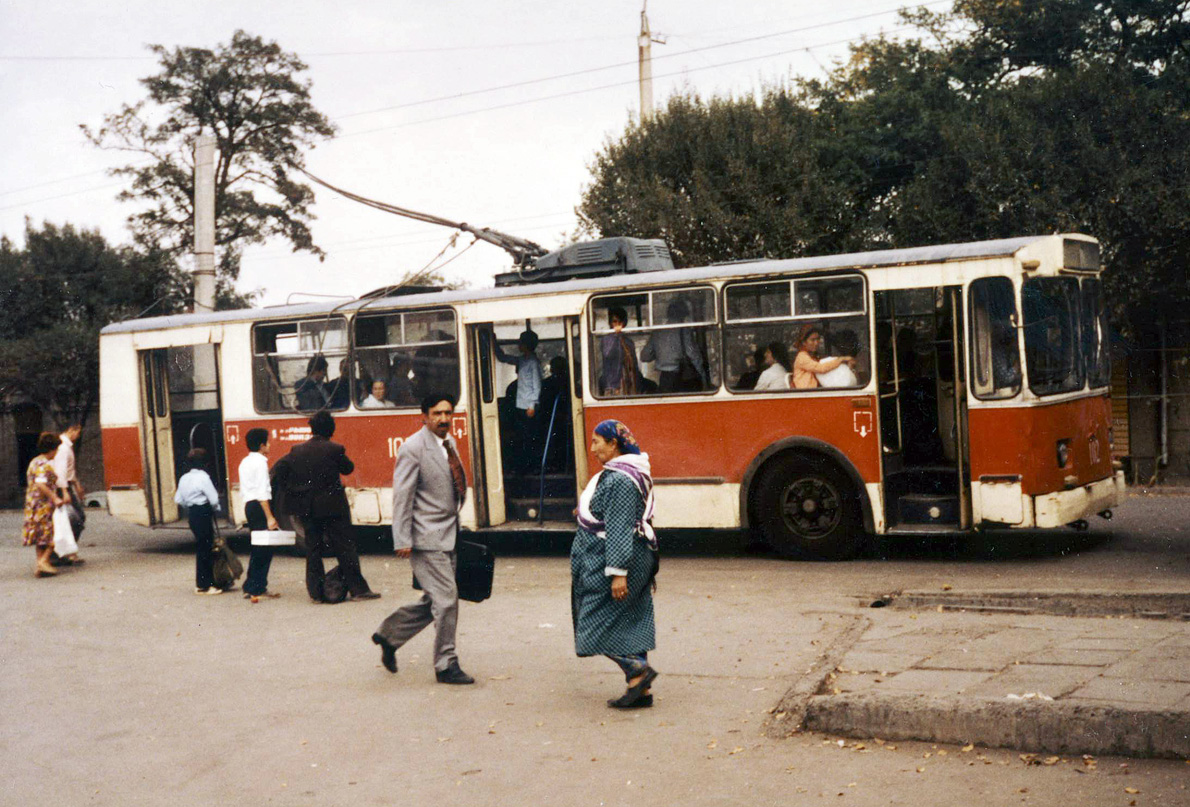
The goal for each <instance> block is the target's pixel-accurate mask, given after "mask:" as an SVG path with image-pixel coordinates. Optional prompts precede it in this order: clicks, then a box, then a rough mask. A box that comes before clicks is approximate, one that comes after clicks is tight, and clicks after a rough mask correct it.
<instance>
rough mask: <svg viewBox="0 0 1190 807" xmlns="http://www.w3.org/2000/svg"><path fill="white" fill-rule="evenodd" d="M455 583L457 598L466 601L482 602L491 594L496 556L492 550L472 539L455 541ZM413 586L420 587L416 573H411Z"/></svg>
mask: <svg viewBox="0 0 1190 807" xmlns="http://www.w3.org/2000/svg"><path fill="white" fill-rule="evenodd" d="M455 553H456V554H457V555H458V557H457V558H456V562H455V584H456V585H457V586H458V587H459V599H460V600H466V601H467V602H483V601H484V600H486V599H487V598H488V597H490V596H492V578H493V576H495V573H496V557H495V556H494V555H493V554H492V550H490V549H488V548H487V547H486V546H484V545H483V544H477V543H475V542H474V541H456V542H455ZM413 587H414V588H416V589H419V590H420V589H421V583H419V582H418V581H417V575H413Z"/></svg>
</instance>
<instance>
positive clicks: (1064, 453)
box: [1058, 440, 1070, 468]
mask: <svg viewBox="0 0 1190 807" xmlns="http://www.w3.org/2000/svg"><path fill="white" fill-rule="evenodd" d="M1068 462H1070V441H1069V440H1059V441H1058V467H1059V468H1065V467H1066V464H1067V463H1068Z"/></svg>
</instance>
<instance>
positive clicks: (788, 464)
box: [755, 454, 863, 560]
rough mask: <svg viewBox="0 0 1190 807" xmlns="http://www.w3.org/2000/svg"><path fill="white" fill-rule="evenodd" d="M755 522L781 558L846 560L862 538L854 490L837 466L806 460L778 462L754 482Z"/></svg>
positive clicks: (792, 457)
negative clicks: (782, 556)
mask: <svg viewBox="0 0 1190 807" xmlns="http://www.w3.org/2000/svg"><path fill="white" fill-rule="evenodd" d="M755 502H756V512H755V516H756V522H757V523H758V524H759V525H760V529H761V533H762V534H763V536H764V539H765V541H766V542H767V543H768V544H769V546H771V547H772V548H773V549H775V550H777V551H778V552H780V553H781V554H782V555H785V556H786V557H808V558H814V559H817V560H847V559H848V558H851V557H853V556H854V555H855V553H856V552H857V551H858V550H859V546H860V541H861V538H862V536H863V530H862V520H861V517H860V505H859V499H858V496H857V493H856V490H855V486H854V485H853V484H852V482H851V480H850V479H848V478H847V475H846V474H844V473H843V472H842V471H841V470H840V469H839V468H838V466H837V465H835V464H834V463H833V462H831V461H830V460H827V459H823V458H820V457H814V456H809V455H805V454H788V455H785V456H782V457H778V458H776V459H774V460H772V461H771V462H769V464H768V465H767V466H765V468H764V469H763V470H762V471H761V473H760V474H759V476H758V477H757V481H756V496H755Z"/></svg>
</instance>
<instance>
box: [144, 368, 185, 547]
mask: <svg viewBox="0 0 1190 807" xmlns="http://www.w3.org/2000/svg"><path fill="white" fill-rule="evenodd" d="M140 362H141V374H140V378H141V380H140V399H141V435H142V438H143V443H144V447H143V451H144V458H145V498H146V500H147V503H148V506H149V523H150V524H167V523H170V522H173V521H177V520H178V505H177V504H175V503H174V493H175V492H176V490H177V482H176V476H175V471H176V469H175V466H174V446H173V423H172V419H171V417H170V408H169V374H168V372H167V366H166V351H165V350H164V349H160V348H159V349H155V350H142V351H141V352H140Z"/></svg>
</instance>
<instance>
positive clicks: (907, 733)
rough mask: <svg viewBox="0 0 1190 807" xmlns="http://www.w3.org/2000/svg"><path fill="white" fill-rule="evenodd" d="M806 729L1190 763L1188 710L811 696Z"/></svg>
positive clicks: (966, 699) (910, 696)
mask: <svg viewBox="0 0 1190 807" xmlns="http://www.w3.org/2000/svg"><path fill="white" fill-rule="evenodd" d="M803 728H804V729H806V730H808V731H816V732H821V733H825V734H841V735H845V736H851V737H880V738H881V739H886V740H923V741H927V742H940V743H954V744H956V745H960V744H965V743H975V744H977V745H983V746H988V747H996V748H1014V749H1021V750H1025V751H1039V752H1049V753H1054V754H1095V755H1121V756H1132V757H1160V758H1166V759H1190V720H1187V715H1186V713H1185V712H1171V711H1152V710H1140V709H1120V708H1117V707H1114V706H1098V705H1091V704H1087V703H1077V704H1076V703H1071V702H1069V701H1067V702H1061V701H1024V702H1021V701H1005V700H1001V699H998V698H970V697H962V698H956V697H945V696H943V697H932V696H926V695H914V694H905V695H902V694H892V693H882V694H873V693H859V694H848V695H825V696H819V697H815V698H811V699H810V702H809V704H808V705H807V708H806V716H805V720H804V723H803Z"/></svg>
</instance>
